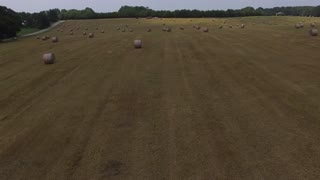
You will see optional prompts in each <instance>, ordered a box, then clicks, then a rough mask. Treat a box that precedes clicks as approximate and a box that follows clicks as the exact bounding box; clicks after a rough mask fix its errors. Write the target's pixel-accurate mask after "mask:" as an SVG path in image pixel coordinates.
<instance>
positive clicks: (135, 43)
mask: <svg viewBox="0 0 320 180" xmlns="http://www.w3.org/2000/svg"><path fill="white" fill-rule="evenodd" d="M134 48H136V49H140V48H142V41H141V40H134Z"/></svg>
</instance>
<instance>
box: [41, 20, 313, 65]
mask: <svg viewBox="0 0 320 180" xmlns="http://www.w3.org/2000/svg"><path fill="white" fill-rule="evenodd" d="M160 20H161V23H160V24H162V26H163V27H162V31H163V32H172V30H173V28H172V27H170V26H167V24H166V23H163V21H165V20H164V19H160ZM173 22H175V20H173ZM190 22H192V20H190ZM212 22H213V23H216V22H215V20H212ZM171 23H172V22H171ZM220 23H221V22H220ZM137 24H141V22H140V21H138V22H137ZM256 24H264V25H277V24H276V23H270V22H266V21H261V22H257V23H251V25H252V26H254V25H256ZM202 25H203V24H202ZM225 27H228V28H230V29H232V28H239V29H245V27H247V26H246V25H245V23H244V21H242V19H241V23H240V24H232V23H231V22H229V21H228V20H223V21H222V25H220V26H218V29H220V30H221V29H223V28H225ZM294 27H295V28H296V29H303V28H304V27H305V26H304V23H303V22H300V23H297V24H295V26H294ZM192 28H193V29H195V30H198V31H200V32H204V33H208V32H209V27H207V26H200V25H197V23H195V25H193V26H192ZM310 28H311V29H309V31H308V32H309V34H310V35H311V36H317V35H318V30H317V29H316V22H312V23H311V24H310ZM177 29H178V30H180V31H183V30H185V27H184V26H179V27H178V28H177ZM190 29H191V27H190ZM156 30H157V29H156ZM159 30H161V29H159ZM90 31H91V32H90ZM114 31H121V32H133V31H134V27H130V26H129V25H128V24H125V25H121V26H118V27H116V28H115V29H114ZM56 32H57V33H64V34H65V33H67V35H70V36H73V35H79V34H82V35H83V36H87V37H88V38H90V39H92V38H94V36H95V33H101V34H104V33H105V30H104V28H101V27H99V25H96V27H95V28H92V26H91V27H90V28H88V27H80V26H76V25H70V24H65V25H62V26H61V27H59V28H57V29H56ZM145 32H146V33H151V32H153V29H152V28H146V30H145ZM50 38H51V41H52V42H53V43H58V42H59V38H58V37H57V36H53V37H49V36H42V37H37V39H41V40H43V41H47V40H49V39H50ZM133 47H134V48H137V49H140V48H142V40H140V39H136V40H133ZM42 59H43V61H44V63H45V64H54V60H55V55H54V54H53V53H46V54H44V55H43V58H42Z"/></svg>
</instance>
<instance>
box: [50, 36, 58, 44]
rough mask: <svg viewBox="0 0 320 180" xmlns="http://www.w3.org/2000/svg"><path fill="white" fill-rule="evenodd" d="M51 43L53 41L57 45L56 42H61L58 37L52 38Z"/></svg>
mask: <svg viewBox="0 0 320 180" xmlns="http://www.w3.org/2000/svg"><path fill="white" fill-rule="evenodd" d="M51 41H52V42H53V43H56V42H58V41H59V40H58V37H52V38H51Z"/></svg>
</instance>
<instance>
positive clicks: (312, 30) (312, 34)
mask: <svg viewBox="0 0 320 180" xmlns="http://www.w3.org/2000/svg"><path fill="white" fill-rule="evenodd" d="M309 34H310V36H318V29H310V31H309Z"/></svg>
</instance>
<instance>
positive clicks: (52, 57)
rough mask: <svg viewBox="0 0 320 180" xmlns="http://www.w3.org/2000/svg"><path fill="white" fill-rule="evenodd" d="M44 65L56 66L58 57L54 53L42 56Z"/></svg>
mask: <svg viewBox="0 0 320 180" xmlns="http://www.w3.org/2000/svg"><path fill="white" fill-rule="evenodd" d="M42 60H43V62H44V64H54V62H55V60H56V57H55V55H54V54H53V53H46V54H43V55H42Z"/></svg>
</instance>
